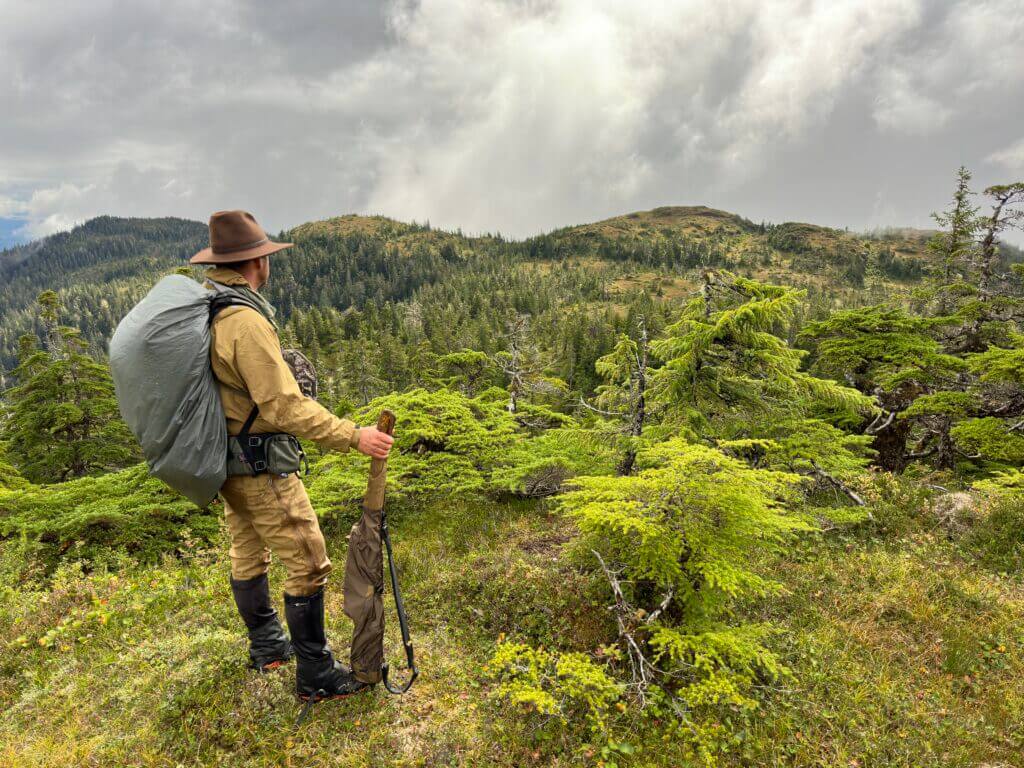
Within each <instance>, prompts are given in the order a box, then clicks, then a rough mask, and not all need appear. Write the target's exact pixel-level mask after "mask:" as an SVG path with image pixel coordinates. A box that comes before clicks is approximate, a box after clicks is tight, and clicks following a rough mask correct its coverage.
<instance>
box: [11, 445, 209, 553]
mask: <svg viewBox="0 0 1024 768" xmlns="http://www.w3.org/2000/svg"><path fill="white" fill-rule="evenodd" d="M218 520H219V516H218V514H217V512H216V511H203V510H200V509H198V508H197V507H196V506H195V505H194V504H193V503H192V502H190V501H188V500H187V499H185V498H184V497H182V496H180V495H178V494H177V493H175V492H174V491H172V490H171V489H169V488H168V487H167V486H166V485H164V483H163V482H161V481H159V480H156V479H154V478H151V477H150V476H149V473H148V471H147V469H146V467H145V465H143V464H140V465H137V466H135V467H130V468H129V469H124V470H121V471H120V472H114V473H111V474H108V475H101V476H99V477H84V478H80V479H78V480H72V481H69V482H66V483H59V484H56V485H42V486H38V485H24V486H22V487H21V488H14V489H10V490H2V489H0V538H9V537H18V536H25V537H27V538H29V539H32V540H36V541H39V542H40V543H41V544H42V545H43V547H42V550H41V555H42V557H43V558H44V559H45V560H46V562H47V564H49V565H52V564H53V563H55V562H56V561H57V560H58V559H59V558H61V557H66V558H75V559H84V560H90V561H92V560H103V559H108V558H109V557H111V556H116V555H117V554H119V553H127V554H129V555H131V556H133V557H135V558H137V559H140V560H142V561H146V562H153V561H155V560H157V559H158V558H159V556H160V555H161V554H162V553H165V552H171V551H174V550H175V549H176V548H177V547H178V546H180V545H181V543H182V541H183V540H184V539H185V537H187V536H189V535H191V536H193V537H195V538H197V539H199V540H209V539H211V538H212V537H213V536H214V535H215V534H216V532H217V530H218V526H219V522H218Z"/></svg>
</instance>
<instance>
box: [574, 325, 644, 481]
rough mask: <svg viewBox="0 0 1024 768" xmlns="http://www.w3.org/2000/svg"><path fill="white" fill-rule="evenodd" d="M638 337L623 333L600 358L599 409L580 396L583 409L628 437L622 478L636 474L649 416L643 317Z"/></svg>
mask: <svg viewBox="0 0 1024 768" xmlns="http://www.w3.org/2000/svg"><path fill="white" fill-rule="evenodd" d="M637 336H638V338H637V340H635V341H634V340H633V339H632V338H631V337H630V336H629V335H627V334H625V333H623V334H620V335H619V340H618V341H617V342H616V344H615V347H614V348H613V349H612V351H611V352H609V353H608V354H607V355H605V356H604V357H601V358H599V359H598V361H597V363H596V366H595V367H596V369H597V372H598V374H599V375H600V376H601V378H602V379H603V380H604V384H601V385H600V386H598V388H597V398H596V407H595V406H592V405H590V404H589V403H587V402H586V401H585V400H583V398H582V396H581V397H580V403H581V404H582V405H583V406H584V407H586V408H588V409H590V410H592V411H595V412H597V413H599V414H601V415H602V416H606V417H611V418H612V419H615V420H616V421H618V422H619V423H620V424H621V427H620V429H621V431H622V432H624V433H625V435H626V436H627V444H626V450H625V453H624V454H623V456H622V461H621V462H620V463H619V466H618V472H619V474H620V475H628V474H630V473H631V472H632V471H633V465H634V463H635V462H636V452H637V449H638V443H639V438H640V436H641V434H643V430H644V426H645V424H646V423H647V417H648V407H647V386H648V384H647V382H648V378H649V377H650V373H651V371H650V368H649V365H648V362H649V356H650V349H649V348H650V341H649V339H648V337H647V321H646V318H645V317H644V316H643V315H640V316H639V317H638V318H637Z"/></svg>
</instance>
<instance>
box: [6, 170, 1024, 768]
mask: <svg viewBox="0 0 1024 768" xmlns="http://www.w3.org/2000/svg"><path fill="white" fill-rule="evenodd" d="M949 187H950V193H951V194H950V202H949V205H948V207H947V208H946V209H945V210H943V211H938V212H936V213H935V214H934V217H933V218H934V221H935V228H934V230H929V231H923V230H914V229H890V230H882V231H873V232H869V233H854V232H851V231H846V230H837V229H832V228H828V227H822V226H816V225H813V224H805V223H792V222H790V223H781V224H774V223H768V222H754V221H750V220H748V219H746V218H743V217H742V216H739V215H736V214H732V213H728V212H725V211H721V210H715V209H711V208H705V207H663V208H656V209H654V210H650V211H642V212H636V213H629V214H626V215H622V216H618V217H616V218H612V219H607V220H604V221H599V222H597V223H592V224H584V225H579V226H571V227H567V228H564V229H558V230H555V231H552V232H550V233H548V234H545V235H541V236H536V237H530V238H526V239H509V238H505V237H502V236H498V235H481V236H472V237H471V236H466V235H463V234H462V233H461V232H459V231H444V230H441V229H438V228H434V227H431V226H429V225H426V224H416V223H403V222H400V221H396V220H393V219H390V218H385V217H381V216H357V215H345V216H339V217H337V218H331V219H326V220H322V221H312V222H309V223H306V224H302V225H300V226H297V227H295V228H293V229H290V230H287V231H284V232H281V233H279V234H278V235H275V236H274V238H273V240H274V241H275V242H282V243H283V242H288V243H294V247H293V248H292V249H291V250H290V251H288V252H287V254H283V255H281V256H280V257H278V256H273V257H271V259H272V260H273V277H272V279H271V280H270V281H269V282H268V283H267V285H266V288H265V289H264V290H263V291H261V293H262V295H263V296H265V297H266V299H267V300H268V301H269V303H270V304H271V305H273V306H274V307H275V308H276V311H277V316H276V323H277V326H278V329H279V334H280V339H281V345H282V346H283V347H288V348H295V349H298V350H301V351H302V352H303V353H304V355H305V356H306V358H308V361H309V362H310V363H311V364H312V366H313V368H315V371H316V377H317V389H318V391H317V392H316V393H315V394H316V398H317V400H318V401H319V402H320V403H321V404H322V405H323V406H325V407H326V408H327V409H328V410H329V411H330V412H331V413H333V414H334V415H335V416H337V417H342V418H347V419H351V420H352V421H353V422H354V423H355V424H357V425H372V424H374V423H377V422H378V417H379V416H380V415H381V414H382V412H384V411H391V412H392V413H393V414H394V415H395V417H396V421H395V424H394V444H393V447H392V448H391V452H390V456H389V459H388V464H389V467H388V470H389V471H388V473H387V487H386V491H387V493H386V498H387V506H386V509H387V514H388V521H389V525H390V532H391V539H393V548H394V553H393V554H394V558H395V562H396V568H397V578H398V580H399V581H400V583H401V590H402V596H403V597H404V602H405V609H406V611H407V613H408V622H409V629H410V631H411V637H412V644H413V645H414V647H415V652H416V663H417V665H418V667H419V671H420V676H419V678H418V679H417V680H416V683H415V685H413V686H412V687H411V689H410V690H409V691H408V692H407V693H406V694H405V695H403V696H389V695H387V694H386V693H385V692H384V691H383V690H382V689H381V688H379V687H376V688H373V689H372V690H370V692H369V693H368V694H367V693H361V694H360V695H359V696H355V697H352V698H347V699H345V700H342V701H338V702H324V703H317V704H315V706H312V705H310V706H307V710H308V711H307V712H305V713H304V714H305V717H304V718H303V720H302V722H301V723H299V724H297V722H296V721H297V720H298V718H299V714H300V705H299V703H297V702H296V698H295V692H294V672H293V671H292V670H291V669H290V668H289V667H288V665H283V666H280V667H277V668H272V667H273V665H270V667H268V669H267V671H265V672H263V673H260V672H257V671H254V670H252V669H250V668H248V667H247V664H246V662H247V658H246V653H247V649H248V648H249V646H248V644H247V640H246V636H245V631H244V625H243V624H242V622H241V620H240V619H239V616H238V615H237V614H236V612H235V611H234V608H233V607H232V605H231V590H232V586H231V585H230V584H229V579H228V563H229V557H228V550H229V531H228V529H227V525H226V523H225V512H226V510H225V508H224V507H225V505H224V503H223V501H222V500H221V499H220V498H219V497H218V498H217V499H215V500H214V501H213V502H212V503H210V504H209V505H208V506H207V507H205V508H202V507H199V506H197V505H196V504H194V503H193V502H190V501H188V500H187V499H186V498H185V497H184V496H181V495H179V494H178V493H176V492H175V491H173V490H172V489H171V488H170V487H169V486H168V485H166V484H165V483H163V482H162V481H160V480H159V479H157V478H156V477H153V476H151V475H150V474H149V472H148V470H147V466H146V463H145V462H144V460H143V455H142V452H141V449H140V448H139V446H138V444H137V443H136V440H135V438H134V437H133V435H132V432H131V431H130V430H129V428H128V426H127V425H126V424H125V422H124V421H122V417H121V411H119V407H118V398H117V396H116V393H115V386H114V382H113V380H112V378H111V373H110V367H109V364H108V358H107V350H108V342H109V340H110V338H111V335H112V334H113V332H114V330H115V328H116V327H117V326H118V324H119V323H120V322H121V320H122V318H124V317H125V316H126V315H127V314H128V313H129V310H131V309H132V307H134V306H135V305H137V304H138V303H139V302H140V300H141V299H143V297H144V296H146V294H147V293H148V292H149V291H150V289H152V288H153V286H154V285H155V284H156V283H157V282H158V281H159V280H160V279H161V278H162V277H165V276H166V275H171V274H177V275H183V276H185V277H188V278H195V280H196V281H197V282H196V285H197V286H198V285H199V282H198V281H201V280H202V278H203V271H202V267H200V266H194V265H191V264H189V263H188V258H189V257H190V256H191V255H192V254H193V253H195V252H197V251H199V250H200V249H201V248H203V247H205V246H206V245H207V228H206V226H205V225H203V224H201V223H198V222H194V221H190V220H185V219H174V218H165V219H140V218H117V217H112V216H103V217H99V218H94V219H91V220H89V221H87V222H85V223H84V224H81V225H79V226H76V227H74V228H73V229H71V230H70V231H66V232H61V233H58V234H53V235H50V236H48V237H45V238H43V239H40V240H37V241H34V242H31V243H29V244H27V245H21V246H16V247H13V248H10V249H8V250H5V251H2V252H0V361H2V365H0V369H2V370H3V371H5V372H4V373H3V378H2V383H3V390H2V400H0V596H2V599H0V745H2V746H0V764H3V765H7V766H19V767H27V766H79V765H81V766H94V765H95V766H99V765H102V766H108V765H109V766H182V765H230V766H277V765H295V766H328V765H331V766H342V765H346V766H363V765H374V766H384V765H409V766H412V765H420V766H450V765H468V766H531V765H537V766H569V765H598V766H604V767H605V768H616V767H620V766H621V767H624V766H652V767H653V766H665V767H669V766H722V767H723V768H724V767H726V766H779V765H791V766H865V767H866V766H982V765H985V766H1024V758H1022V755H1024V682H1022V681H1024V629H1022V627H1024V254H1022V252H1021V251H1020V250H1018V249H1017V248H1016V247H1014V246H1013V245H1011V244H1009V243H1008V242H1006V236H1007V234H1009V233H1010V232H1011V230H1013V229H1016V228H1019V227H1020V226H1021V224H1022V222H1024V184H1022V183H1010V184H1006V185H998V186H991V187H988V188H985V189H975V188H973V186H972V179H971V174H970V172H969V171H968V170H967V169H965V168H961V169H960V170H959V171H958V172H957V173H956V174H951V175H950V180H949ZM268 327H269V326H268ZM230 418H231V416H230V414H229V419H230ZM301 444H302V449H303V452H304V453H305V455H306V458H307V460H308V467H306V466H304V467H303V468H302V469H301V470H300V476H301V477H302V479H303V481H304V483H305V485H306V488H307V489H308V493H309V497H310V501H311V503H312V507H313V509H315V511H316V513H317V515H318V517H319V525H320V527H321V529H322V531H323V533H324V536H325V539H326V544H327V552H328V554H329V555H330V557H331V559H332V560H334V562H335V563H336V565H335V571H336V575H335V576H334V577H332V578H336V579H337V580H338V581H339V582H340V579H341V574H340V571H342V570H344V569H343V568H339V566H338V564H343V563H344V562H345V557H346V552H347V550H348V541H347V537H348V535H349V531H350V529H352V530H353V531H355V529H354V528H353V524H354V523H356V521H357V520H359V518H360V505H361V504H363V503H364V497H363V492H364V490H365V489H366V485H367V472H368V470H369V468H370V463H371V459H370V458H368V457H366V456H363V455H359V454H357V453H356V452H355V451H343V452H332V451H329V450H327V449H325V448H321V447H318V446H317V445H316V444H315V443H314V442H313V441H309V440H305V439H303V440H302V441H301ZM372 461H378V459H376V458H375V459H372ZM232 504H234V502H232ZM354 535H355V534H354V533H353V536H354ZM378 547H379V542H378ZM231 552H232V557H235V556H236V547H235V546H234V545H232V546H231ZM378 556H379V550H378ZM289 573H290V572H289ZM269 577H270V582H271V584H272V589H271V594H274V595H279V594H280V592H281V591H282V589H285V591H286V592H290V591H291V588H290V587H288V586H287V585H286V584H285V579H286V573H285V569H284V568H283V567H282V565H281V564H280V563H279V562H275V563H274V564H273V565H272V566H271V570H270V573H269ZM288 578H289V579H291V578H292V577H291V576H290V575H289V576H288ZM289 583H290V582H289ZM286 587H287V588H286ZM391 591H392V587H391V584H390V582H389V583H388V584H387V586H386V589H385V591H384V610H385V614H384V615H385V619H386V620H385V627H386V635H385V642H384V651H385V656H386V658H387V660H388V661H389V663H390V666H391V668H392V676H393V677H395V678H398V677H399V675H400V674H402V672H403V670H404V660H405V656H404V651H403V643H402V640H401V638H400V635H399V623H398V621H397V620H396V619H395V614H394V603H393V601H392V596H391V594H390V593H391ZM346 594H347V593H346ZM324 595H325V597H324V601H325V604H326V626H327V632H328V635H329V636H330V637H331V641H332V645H333V648H334V652H335V653H336V654H338V655H339V656H341V657H346V656H347V650H348V645H347V643H348V641H347V638H348V637H351V635H352V622H351V620H350V619H349V617H348V616H347V615H346V611H350V610H351V606H350V605H347V604H346V599H345V597H346V595H343V593H342V590H341V589H334V590H327V591H326V592H325V593H324ZM288 599H291V598H288ZM275 600H276V598H275ZM286 607H287V609H288V611H291V606H290V605H289V606H286ZM288 619H289V626H291V625H292V616H291V615H290V614H289V617H288ZM250 628H251V627H250ZM250 638H251V639H252V638H253V636H252V635H250ZM293 642H296V640H295V638H294V629H293ZM256 647H257V646H256V640H255V639H253V646H252V648H253V650H252V653H253V654H255V653H256ZM296 651H297V652H298V651H299V649H298V648H297V649H296ZM253 660H254V661H257V657H256V656H255V655H254V656H253ZM300 662H301V658H300Z"/></svg>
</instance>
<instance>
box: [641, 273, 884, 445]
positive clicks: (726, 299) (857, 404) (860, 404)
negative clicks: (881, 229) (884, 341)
mask: <svg viewBox="0 0 1024 768" xmlns="http://www.w3.org/2000/svg"><path fill="white" fill-rule="evenodd" d="M802 297H803V291H798V290H796V289H794V288H789V287H786V286H781V285H767V284H764V283H759V282H756V281H754V280H748V279H746V278H742V277H736V276H735V275H732V274H730V273H728V272H723V273H721V274H717V273H712V272H710V271H709V272H707V273H706V275H705V280H704V285H703V288H702V290H701V296H700V297H699V298H697V299H694V300H693V301H691V302H690V303H689V304H688V305H687V306H686V308H685V309H684V310H683V313H682V316H681V317H680V319H679V320H678V321H677V322H675V323H673V324H672V325H670V326H668V327H667V328H666V329H665V333H664V334H663V336H662V337H661V338H658V339H655V340H654V341H652V342H651V351H652V352H653V353H654V354H655V355H656V356H657V357H658V358H660V359H661V360H663V361H664V365H663V366H662V367H660V368H658V369H657V371H656V372H655V373H654V374H653V376H652V384H653V387H652V388H653V390H654V392H655V396H656V398H657V399H658V400H659V401H660V402H663V403H666V404H667V405H668V406H669V408H668V413H669V415H670V417H671V418H672V420H673V421H674V422H675V423H677V424H686V425H688V426H690V427H692V428H694V429H695V430H696V431H697V432H698V433H699V434H701V435H702V436H705V437H715V438H734V437H742V436H748V437H749V436H756V434H757V432H758V429H759V425H761V424H764V423H766V422H767V420H768V419H774V420H776V421H778V420H779V419H780V418H783V417H787V418H791V417H813V416H816V415H820V414H823V413H825V412H828V411H845V412H847V413H850V414H856V413H866V412H870V411H871V410H872V409H873V403H872V400H871V398H870V397H867V396H865V395H863V394H861V393H860V392H857V391H856V390H855V389H852V388H850V387H847V386H843V385H842V384H839V383H837V382H835V381H830V380H828V379H820V378H817V377H815V376H813V375H811V374H810V373H808V372H806V371H804V370H802V369H801V361H802V360H803V358H804V357H805V356H806V354H807V353H806V352H805V351H804V350H800V349H795V348H793V347H791V346H790V345H789V343H788V342H787V341H786V339H785V338H783V334H784V333H785V332H786V330H787V329H788V328H789V326H790V324H791V323H792V321H793V317H794V313H795V312H796V310H797V308H798V306H799V303H800V300H801V299H802Z"/></svg>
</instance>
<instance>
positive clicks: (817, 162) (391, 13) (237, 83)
mask: <svg viewBox="0 0 1024 768" xmlns="http://www.w3.org/2000/svg"><path fill="white" fill-rule="evenodd" d="M1022 38H1024V0H960V1H959V2H943V3H940V2H926V1H925V0H846V1H845V2H832V3H823V2H813V1H812V0H771V1H769V2H755V0H728V1H727V2H718V1H716V0H651V1H650V2H646V3H642V4H639V3H622V2H618V0H520V1H513V0H422V1H421V2H402V1H397V2H389V3H380V2H376V1H375V0H361V1H360V2H344V3H338V2H336V0H318V1H317V2H312V1H307V2H304V3H302V4H301V5H295V4H285V3H260V2H256V1H255V0H251V1H248V0H246V1H243V0H202V2H200V1H199V0H179V2H177V3H174V4H168V3H161V2H157V0H135V1H134V2H132V3H114V2H112V1H110V0H108V1H107V2H99V1H97V2H90V3H81V2H75V1H69V2H65V3H56V2H38V3H28V2H18V0H0V72H2V73H4V74H3V76H2V78H0V103H3V104H4V105H5V116H4V119H3V120H0V217H12V216H16V217H21V218H24V220H25V222H26V224H25V231H26V232H27V233H28V234H31V235H39V234H45V233H47V232H51V231H55V230H57V229H62V228H66V227H68V226H70V225H72V224H73V223H75V222H77V221H81V220H83V219H85V218H88V217H90V216H93V215H97V214H100V213H111V214H119V215H180V216H189V217H192V218H197V219H205V217H206V216H207V215H208V214H209V212H210V211H212V210H217V209H220V208H225V207H236V206H237V207H246V208H249V209H251V210H253V211H254V212H256V214H257V215H258V216H259V217H260V218H261V220H263V221H264V222H265V223H266V224H267V225H268V227H269V228H272V229H279V228H283V227H286V226H291V225H293V224H296V223H299V222H301V221H305V220H308V219H310V218H319V217H324V216H330V215H334V214H338V213H343V212H351V211H356V212H364V213H384V214H388V215H392V216H395V217H397V218H401V219H416V220H419V221H424V220H429V221H431V222H432V223H434V224H437V225H441V226H446V227H457V226H461V227H463V229H464V230H467V231H470V232H480V231H501V232H504V233H506V234H511V235H526V234H531V233H535V232H539V231H543V230H547V229H550V228H553V227H557V226H562V225H566V224H572V223H578V222H582V221H588V220H594V219H596V218H601V217H604V216H607V215H613V214H617V213H621V212H624V211H627V210H635V209H639V208H647V207H651V206H654V205H663V204H697V203H704V204H708V205H713V206H717V207H721V208H726V209H729V210H734V211H736V212H739V213H742V214H744V215H747V216H750V217H751V218H754V219H761V218H767V219H771V220H776V221H779V220H786V219H803V220H811V221H817V222H821V223H825V224H831V225H835V226H844V225H849V226H851V227H854V228H864V227H871V226H884V225H889V224H910V225H927V224H928V221H929V220H928V214H929V212H931V211H932V210H935V209H937V208H940V207H942V206H944V205H945V201H946V199H947V197H948V195H949V192H950V188H951V185H952V175H953V171H954V170H955V168H956V167H957V166H958V165H960V164H961V163H965V164H967V165H968V166H970V167H972V168H973V169H974V170H975V172H976V180H977V182H978V186H979V187H981V186H984V185H985V184H988V183H995V182H999V181H1006V180H1009V179H1010V176H1012V174H1013V173H1017V174H1020V173H1021V171H1022V170H1024V169H1022V167H1021V166H1022V164H1024V160H1022V157H1024V152H1022V150H1021V142H1024V139H1022V138H1021V136H1022V133H1024V129H1022V128H1021V125H1022V118H1024V98H1022V96H1024V46H1021V45H1020V43H1019V41H1020V40H1021V39H1022ZM1008 174H1009V175H1008Z"/></svg>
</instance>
